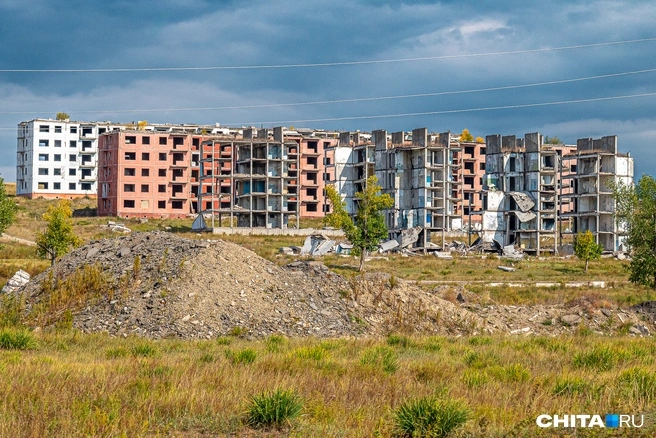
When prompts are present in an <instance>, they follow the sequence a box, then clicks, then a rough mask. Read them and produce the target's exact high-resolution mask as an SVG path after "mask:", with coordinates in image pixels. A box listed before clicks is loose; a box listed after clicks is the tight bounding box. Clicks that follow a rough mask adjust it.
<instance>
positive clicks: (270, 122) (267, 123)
mask: <svg viewBox="0 0 656 438" xmlns="http://www.w3.org/2000/svg"><path fill="white" fill-rule="evenodd" d="M647 96H656V92H654V93H641V94H628V95H624V96H609V97H594V98H590V99H576V100H561V101H557V102H542V103H526V104H518V105H504V106H492V107H482V108H466V109H454V110H442V111H425V112H416V113H400V114H382V115H371V116H352V117H330V118H322V119H301V120H278V121H267V122H264V121H259V122H239V123H226V126H240V125H246V126H257V125H280V124H284V123H309V122H331V121H342V120H364V119H382V118H393V117H411V116H428V115H437V114H455V113H468V112H476V111H494V110H502V109H514V108H531V107H541V106H551V105H567V104H572V103H585V102H600V101H605V100H619V99H632V98H636V97H647Z"/></svg>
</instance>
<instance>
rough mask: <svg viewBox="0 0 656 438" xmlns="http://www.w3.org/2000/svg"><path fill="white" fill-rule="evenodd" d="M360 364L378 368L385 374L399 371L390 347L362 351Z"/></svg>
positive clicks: (396, 360) (394, 354)
mask: <svg viewBox="0 0 656 438" xmlns="http://www.w3.org/2000/svg"><path fill="white" fill-rule="evenodd" d="M360 364H361V365H365V366H371V367H373V368H380V369H382V370H383V371H384V372H386V373H387V374H394V373H395V372H396V370H398V369H399V363H398V359H397V357H396V353H395V352H394V350H393V349H391V348H390V347H372V348H367V349H366V350H364V351H363V353H362V357H361V358H360Z"/></svg>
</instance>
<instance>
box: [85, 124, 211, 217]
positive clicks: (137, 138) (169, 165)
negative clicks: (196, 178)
mask: <svg viewBox="0 0 656 438" xmlns="http://www.w3.org/2000/svg"><path fill="white" fill-rule="evenodd" d="M201 141H202V135H199V134H189V133H186V132H157V131H127V130H126V131H112V132H109V133H106V134H103V135H101V136H100V141H99V163H98V165H99V167H98V174H99V175H98V182H99V186H100V193H99V196H98V215H99V216H120V217H186V216H187V215H189V214H190V213H192V212H193V208H192V196H191V149H192V144H195V145H200V142H201Z"/></svg>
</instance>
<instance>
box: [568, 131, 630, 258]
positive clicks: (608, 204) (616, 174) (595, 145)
mask: <svg viewBox="0 0 656 438" xmlns="http://www.w3.org/2000/svg"><path fill="white" fill-rule="evenodd" d="M564 161H565V162H566V163H568V166H569V167H570V168H575V172H572V173H570V174H569V175H567V176H565V177H564V178H563V180H564V181H567V182H568V183H569V185H570V186H571V187H573V191H572V192H570V193H568V194H567V195H565V196H566V199H567V200H570V201H571V202H572V203H573V209H572V210H571V211H569V212H566V213H564V214H563V216H564V217H566V218H572V219H573V224H572V225H573V226H572V230H571V231H572V232H573V233H577V232H579V231H588V230H589V231H591V232H592V234H594V236H595V238H596V241H597V243H599V244H601V245H602V246H603V248H604V251H605V252H615V251H620V250H623V249H624V248H623V247H622V245H623V243H624V240H625V238H626V236H625V234H624V231H625V230H624V229H623V228H622V226H621V224H618V222H617V221H616V220H615V216H614V215H615V198H614V197H613V189H612V186H613V184H615V183H618V182H621V183H623V184H626V185H632V184H633V158H632V157H631V156H630V154H628V153H627V154H621V153H619V152H618V151H617V136H614V135H611V136H606V137H602V138H600V139H592V138H580V139H578V140H577V142H576V153H572V154H569V155H566V156H564Z"/></svg>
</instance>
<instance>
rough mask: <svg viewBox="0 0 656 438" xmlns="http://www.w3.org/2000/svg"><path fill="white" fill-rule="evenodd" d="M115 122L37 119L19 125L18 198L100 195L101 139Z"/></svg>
mask: <svg viewBox="0 0 656 438" xmlns="http://www.w3.org/2000/svg"><path fill="white" fill-rule="evenodd" d="M120 129H124V126H123V125H120V124H113V123H111V122H77V121H70V120H52V119H34V120H30V121H27V122H22V123H20V124H19V125H18V144H17V153H16V194H17V195H18V196H26V197H28V198H35V197H44V198H75V197H84V196H89V197H93V198H95V197H96V195H97V193H98V184H97V179H98V171H97V163H98V158H97V155H98V137H99V136H100V135H102V134H103V133H105V132H110V131H115V130H120Z"/></svg>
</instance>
